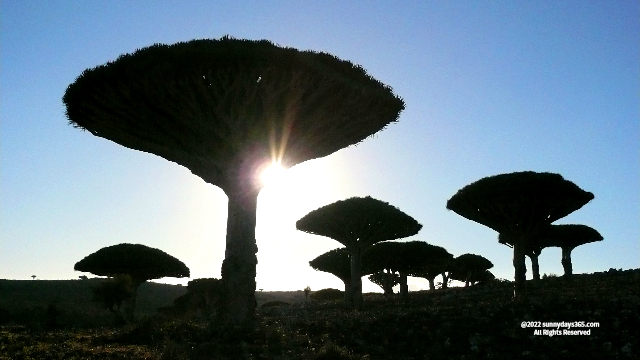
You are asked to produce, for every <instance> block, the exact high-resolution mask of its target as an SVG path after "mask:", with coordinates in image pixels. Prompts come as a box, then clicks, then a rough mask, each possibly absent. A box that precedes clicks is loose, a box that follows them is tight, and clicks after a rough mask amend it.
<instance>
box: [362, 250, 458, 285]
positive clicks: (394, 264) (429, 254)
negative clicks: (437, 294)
mask: <svg viewBox="0 0 640 360" xmlns="http://www.w3.org/2000/svg"><path fill="white" fill-rule="evenodd" d="M366 254H367V256H368V257H369V262H370V263H371V264H372V266H373V267H374V268H376V269H378V270H382V269H387V270H390V271H392V272H396V271H397V272H398V273H399V274H400V293H401V294H402V295H403V296H406V295H407V292H408V288H407V276H417V277H425V278H427V279H429V284H430V287H431V288H432V289H433V288H434V286H433V285H434V284H433V279H434V278H435V277H436V276H437V275H439V274H440V273H441V272H442V271H444V266H445V264H446V262H447V261H448V260H449V259H450V258H451V257H452V255H451V254H449V252H448V251H447V250H446V249H444V248H443V247H440V246H435V245H431V244H428V243H426V242H424V241H417V240H414V241H385V242H380V243H377V244H375V245H373V246H372V247H371V248H370V249H369V250H368V251H367V253H366Z"/></svg>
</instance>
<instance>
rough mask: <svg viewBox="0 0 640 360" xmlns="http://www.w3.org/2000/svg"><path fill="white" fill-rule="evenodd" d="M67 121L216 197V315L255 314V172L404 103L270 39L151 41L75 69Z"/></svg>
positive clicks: (387, 117) (232, 319)
mask: <svg viewBox="0 0 640 360" xmlns="http://www.w3.org/2000/svg"><path fill="white" fill-rule="evenodd" d="M63 101H64V103H65V105H66V114H67V117H68V119H69V121H70V123H71V124H73V125H74V126H75V127H79V128H82V129H86V130H88V131H89V132H91V133H92V134H93V135H96V136H100V137H103V138H106V139H109V140H111V141H114V142H116V143H118V144H121V145H124V146H126V147H129V148H132V149H136V150H140V151H145V152H149V153H152V154H156V155H159V156H161V157H163V158H165V159H167V160H170V161H173V162H176V163H178V164H180V165H182V166H185V167H186V168H188V169H189V170H191V172H192V173H194V174H195V175H197V176H199V177H201V178H202V179H203V180H204V181H205V182H208V183H210V184H213V185H216V186H218V187H220V188H221V189H222V190H223V191H224V192H225V194H226V195H227V197H228V199H229V202H228V209H229V211H228V217H227V241H226V250H225V260H224V261H223V264H222V271H221V273H222V281H223V283H224V286H225V291H226V292H227V295H226V301H225V311H224V314H225V321H226V322H228V323H234V324H240V323H243V322H244V321H251V320H252V318H253V314H254V311H255V306H256V300H255V288H256V285H255V276H256V263H257V257H256V252H257V246H256V240H255V225H256V205H257V197H258V192H259V191H260V189H261V188H262V186H263V184H262V183H261V182H260V181H259V176H260V172H261V171H262V170H263V169H265V168H266V167H267V166H270V165H271V164H272V163H280V164H281V165H282V166H283V167H285V168H287V167H290V166H293V165H295V164H298V163H301V162H304V161H307V160H311V159H315V158H320V157H323V156H327V155H329V154H331V153H333V152H335V151H337V150H340V149H342V148H344V147H347V146H349V145H353V144H356V143H358V142H360V141H362V140H363V139H365V138H367V137H369V136H371V135H373V134H375V133H376V132H378V131H380V130H382V129H384V128H385V127H386V126H387V125H388V124H389V123H392V122H395V121H397V119H398V115H399V113H400V112H401V111H402V110H403V109H404V102H403V101H402V99H400V98H399V97H397V96H395V95H394V94H393V92H392V90H391V88H390V87H388V86H386V85H384V84H382V83H380V82H379V81H377V80H375V79H374V78H372V77H371V76H370V75H368V74H367V72H366V71H365V70H364V69H363V68H362V67H360V66H357V65H354V64H352V63H350V62H348V61H343V60H340V59H338V58H336V57H334V56H332V55H329V54H326V53H317V52H313V51H298V50H296V49H292V48H283V47H279V46H276V45H274V44H272V43H271V42H269V41H266V40H261V41H251V40H238V39H233V38H229V37H224V38H222V39H220V40H193V41H189V42H182V43H177V44H174V45H160V44H157V45H153V46H150V47H147V48H144V49H141V50H138V51H136V52H135V53H133V54H126V55H122V56H120V57H119V58H118V59H117V60H116V61H113V62H109V63H107V64H105V65H102V66H98V67H96V68H93V69H88V70H85V71H84V72H83V73H82V74H81V75H80V76H79V77H78V78H77V79H76V81H75V82H74V83H72V84H71V85H70V86H69V87H68V88H67V90H66V92H65V94H64V97H63Z"/></svg>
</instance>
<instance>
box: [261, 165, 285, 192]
mask: <svg viewBox="0 0 640 360" xmlns="http://www.w3.org/2000/svg"><path fill="white" fill-rule="evenodd" d="M285 174H286V169H285V168H283V167H282V166H281V165H280V163H279V162H275V161H274V162H272V163H271V165H269V166H268V167H267V168H266V169H264V170H263V171H262V174H260V180H261V181H262V184H263V185H264V186H269V185H277V184H280V183H282V181H283V179H284V177H285Z"/></svg>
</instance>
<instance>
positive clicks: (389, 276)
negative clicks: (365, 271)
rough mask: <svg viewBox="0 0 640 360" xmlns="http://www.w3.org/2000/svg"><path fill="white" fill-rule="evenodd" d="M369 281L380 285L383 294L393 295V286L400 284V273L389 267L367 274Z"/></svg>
mask: <svg viewBox="0 0 640 360" xmlns="http://www.w3.org/2000/svg"><path fill="white" fill-rule="evenodd" d="M368 278H369V281H371V282H372V283H374V284H376V285H378V286H380V287H381V288H382V291H384V294H385V295H393V287H394V286H396V285H398V284H400V274H398V273H397V272H395V271H392V270H390V269H384V270H381V271H377V272H375V273H373V274H371V275H369V277H368Z"/></svg>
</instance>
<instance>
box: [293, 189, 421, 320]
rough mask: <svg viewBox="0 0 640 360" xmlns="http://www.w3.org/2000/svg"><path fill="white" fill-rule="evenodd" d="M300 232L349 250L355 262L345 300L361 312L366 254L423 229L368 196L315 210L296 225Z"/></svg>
mask: <svg viewBox="0 0 640 360" xmlns="http://www.w3.org/2000/svg"><path fill="white" fill-rule="evenodd" d="M296 228H297V229H298V230H301V231H304V232H306V233H309V234H314V235H322V236H326V237H330V238H332V239H334V240H337V241H338V242H340V243H341V244H343V245H344V246H346V248H347V251H349V258H350V261H351V287H350V288H351V294H345V300H346V303H347V306H353V307H355V308H356V309H358V308H360V307H361V305H362V256H363V254H364V251H365V250H366V249H367V248H369V247H370V246H371V245H373V244H375V243H377V242H380V241H385V240H394V239H400V238H404V237H407V236H411V235H415V234H416V233H417V232H418V231H420V229H421V228H422V225H420V224H419V223H418V222H417V221H416V220H415V219H414V218H412V217H411V216H409V215H407V214H405V213H404V212H402V211H401V210H400V209H398V208H396V207H395V206H392V205H389V204H388V203H386V202H384V201H380V200H376V199H374V198H372V197H370V196H367V197H364V198H360V197H353V198H349V199H346V200H341V201H336V202H334V203H332V204H329V205H325V206H323V207H321V208H319V209H316V210H313V211H311V212H310V213H308V214H307V215H305V216H303V217H302V218H301V219H299V220H298V221H297V222H296Z"/></svg>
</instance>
